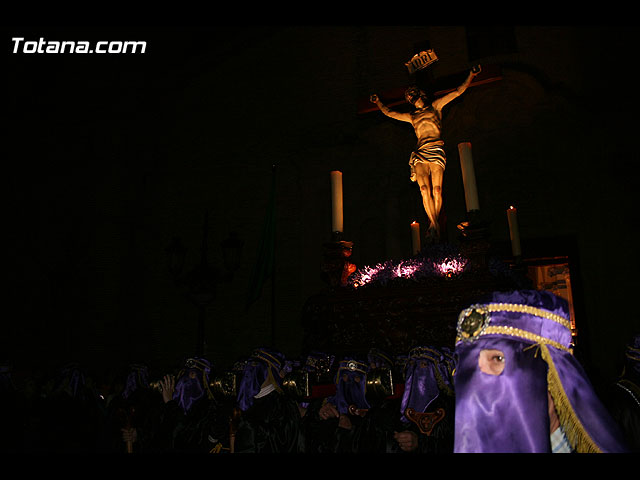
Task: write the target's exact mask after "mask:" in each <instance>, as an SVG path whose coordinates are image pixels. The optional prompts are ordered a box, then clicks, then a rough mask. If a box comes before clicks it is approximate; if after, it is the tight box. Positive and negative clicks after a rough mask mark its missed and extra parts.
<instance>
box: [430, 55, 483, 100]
mask: <svg viewBox="0 0 640 480" xmlns="http://www.w3.org/2000/svg"><path fill="white" fill-rule="evenodd" d="M479 73H480V65H477V66H476V67H474V68H473V69H471V71H470V72H469V75H467V78H466V80H465V81H464V82H462V85H460V86H459V87H458V88H456V89H455V90H454V91H453V92H451V93H447V94H446V95H444V96H442V97H440V98H438V99H436V100H435V101H434V102H433V107H434V108H436V109H437V110H442V108H443V107H444V106H445V105H446V104H447V103H449V102H450V101H452V100H453V99H455V98H458V97H459V96H460V95H462V94H463V93H464V92H465V90H466V89H467V87H469V84H471V80H473V77H475V76H476V75H478V74H479Z"/></svg>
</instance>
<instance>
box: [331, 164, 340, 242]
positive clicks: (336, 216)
mask: <svg viewBox="0 0 640 480" xmlns="http://www.w3.org/2000/svg"><path fill="white" fill-rule="evenodd" d="M342 229H343V215H342V172H339V171H337V170H334V171H332V172H331V231H332V232H342V231H343V230H342Z"/></svg>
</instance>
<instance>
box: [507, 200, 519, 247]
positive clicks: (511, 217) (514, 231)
mask: <svg viewBox="0 0 640 480" xmlns="http://www.w3.org/2000/svg"><path fill="white" fill-rule="evenodd" d="M507 220H508V222H509V237H510V238H511V253H512V254H513V256H514V257H519V256H520V255H521V254H522V250H521V248H520V231H519V230H518V210H517V209H516V207H514V206H510V207H509V208H508V209H507Z"/></svg>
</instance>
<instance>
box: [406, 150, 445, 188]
mask: <svg viewBox="0 0 640 480" xmlns="http://www.w3.org/2000/svg"><path fill="white" fill-rule="evenodd" d="M443 146H444V142H443V141H442V140H437V141H435V142H427V143H423V144H422V145H420V146H419V147H418V148H416V149H415V150H414V151H413V152H412V153H411V156H410V157H409V167H410V168H411V181H412V182H415V181H416V172H415V165H416V163H435V164H438V165H440V166H441V167H442V168H443V169H444V168H445V167H446V165H447V156H446V154H445V152H444V148H443Z"/></svg>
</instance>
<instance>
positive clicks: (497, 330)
mask: <svg viewBox="0 0 640 480" xmlns="http://www.w3.org/2000/svg"><path fill="white" fill-rule="evenodd" d="M492 334H493V335H507V336H510V337H518V338H524V339H525V340H530V341H532V342H535V343H537V344H545V345H551V346H552V347H555V348H557V349H560V350H564V351H565V352H568V353H571V354H573V350H572V349H570V348H567V347H565V346H564V345H562V344H561V343H558V342H556V341H554V340H550V339H548V338H545V337H541V336H540V335H536V334H535V333H531V332H528V331H526V330H522V329H520V328H514V327H505V326H502V325H498V326H492V325H490V326H488V327H487V328H485V329H484V330H483V331H482V333H480V334H479V336H482V335H492ZM459 340H461V338H460V337H458V338H457V339H456V341H459Z"/></svg>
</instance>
